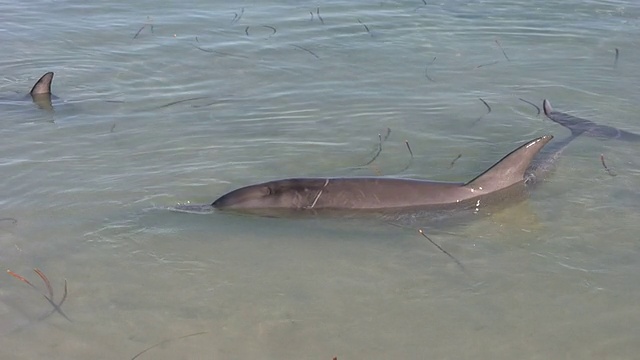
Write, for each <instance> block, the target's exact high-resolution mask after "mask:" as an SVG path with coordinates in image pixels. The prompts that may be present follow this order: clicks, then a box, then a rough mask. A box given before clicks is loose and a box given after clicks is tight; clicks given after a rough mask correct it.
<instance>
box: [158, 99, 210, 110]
mask: <svg viewBox="0 0 640 360" xmlns="http://www.w3.org/2000/svg"><path fill="white" fill-rule="evenodd" d="M207 98H208V96H198V97H193V98H190V99H184V100H177V101H172V102H170V103H168V104H164V105H162V106H160V107H158V109H162V108H166V107H169V106H172V105H176V104H180V103H183V102H187V101H194V100H202V99H207Z"/></svg>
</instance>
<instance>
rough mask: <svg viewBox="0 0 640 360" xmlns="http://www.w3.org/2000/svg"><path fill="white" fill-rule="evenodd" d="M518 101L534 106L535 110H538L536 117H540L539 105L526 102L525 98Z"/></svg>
mask: <svg viewBox="0 0 640 360" xmlns="http://www.w3.org/2000/svg"><path fill="white" fill-rule="evenodd" d="M518 100H520V101H524V102H526V103H527V104H529V105H531V106H533V107H534V108H536V110H537V111H538V113H537V114H536V116H539V115H540V108H539V107H538V105H536V104H534V103H532V102H531V101H527V100H525V99H523V98H518Z"/></svg>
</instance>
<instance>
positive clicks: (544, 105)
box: [542, 99, 553, 117]
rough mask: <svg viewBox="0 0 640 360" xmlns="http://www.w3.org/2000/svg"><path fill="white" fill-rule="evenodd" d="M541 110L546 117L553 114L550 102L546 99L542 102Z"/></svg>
mask: <svg viewBox="0 0 640 360" xmlns="http://www.w3.org/2000/svg"><path fill="white" fill-rule="evenodd" d="M542 109H543V110H544V114H545V115H547V117H548V116H549V115H551V113H552V112H553V107H551V102H550V101H549V100H547V99H544V100H542Z"/></svg>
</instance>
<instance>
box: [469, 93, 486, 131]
mask: <svg viewBox="0 0 640 360" xmlns="http://www.w3.org/2000/svg"><path fill="white" fill-rule="evenodd" d="M478 99H480V101H482V103H483V104H484V106H486V107H487V110H488V111H487V113H486V114H482V116H480V117H479V118H477V119H476V121H474V122H473V123H472V124H471V125H475V124H476V123H477V122H478V121H480V120H482V118H483V117H485V115H488V114H489V113H491V106H489V104H487V102H486V101H484V100H483V99H482V98H478Z"/></svg>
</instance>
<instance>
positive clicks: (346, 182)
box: [176, 135, 570, 216]
mask: <svg viewBox="0 0 640 360" xmlns="http://www.w3.org/2000/svg"><path fill="white" fill-rule="evenodd" d="M552 138H553V136H551V135H546V136H542V137H539V138H537V139H533V140H531V141H528V142H527V143H525V144H523V145H522V146H520V147H518V148H517V149H515V150H513V151H512V152H511V153H509V154H508V155H506V156H505V157H503V158H502V159H501V160H500V161H498V162H497V163H496V164H494V165H493V166H492V167H490V168H489V169H487V170H486V171H484V172H483V173H482V174H480V175H478V176H477V177H475V178H474V179H472V180H470V181H468V182H466V183H447V182H433V181H426V180H416V179H403V178H385V177H352V178H297V179H283V180H275V181H270V182H266V183H261V184H256V185H250V186H246V187H243V188H240V189H237V190H234V191H231V192H229V193H227V194H225V195H223V196H221V197H220V198H218V199H217V200H215V201H214V202H213V203H212V204H211V205H209V206H208V209H211V208H215V209H219V210H235V211H242V212H248V213H254V214H259V215H266V216H287V215H292V214H297V215H300V214H318V213H322V214H327V213H336V214H344V213H362V212H369V213H411V212H418V211H420V212H421V211H440V210H457V209H469V208H475V209H478V208H480V207H484V206H485V205H488V204H494V203H496V202H503V201H505V200H506V199H507V198H509V197H511V196H513V195H514V194H515V193H518V194H521V193H523V192H524V191H523V190H526V188H527V187H528V186H531V185H533V184H534V183H535V181H536V180H537V179H538V178H539V177H541V176H542V175H541V174H539V172H540V171H539V170H541V169H542V170H546V169H547V168H546V167H540V166H536V167H534V168H533V170H532V171H529V168H530V166H531V165H532V161H533V159H534V158H535V157H536V155H538V153H539V152H540V150H541V149H542V148H543V147H544V146H545V145H546V144H547V143H548V142H549V141H550V140H551V139H552ZM569 141H570V140H569ZM566 143H567V144H568V141H567V142H566ZM565 146H566V144H564V145H563V147H562V149H564V147H565ZM562 149H559V150H558V151H562ZM176 210H183V211H189V210H192V211H198V210H203V206H202V205H187V206H185V207H182V208H181V207H177V208H176Z"/></svg>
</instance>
